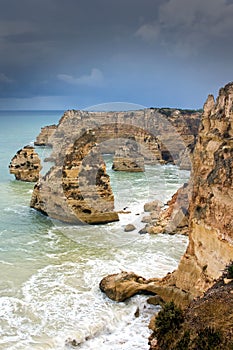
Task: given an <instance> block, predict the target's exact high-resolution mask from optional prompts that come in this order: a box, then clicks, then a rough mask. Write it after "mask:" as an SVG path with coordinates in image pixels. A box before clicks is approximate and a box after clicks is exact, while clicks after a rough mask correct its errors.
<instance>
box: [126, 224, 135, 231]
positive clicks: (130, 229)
mask: <svg viewBox="0 0 233 350" xmlns="http://www.w3.org/2000/svg"><path fill="white" fill-rule="evenodd" d="M134 230H136V227H135V226H134V225H132V224H128V225H126V226H125V228H124V231H125V232H132V231H134Z"/></svg>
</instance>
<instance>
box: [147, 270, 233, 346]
mask: <svg viewBox="0 0 233 350" xmlns="http://www.w3.org/2000/svg"><path fill="white" fill-rule="evenodd" d="M224 275H225V277H224ZM165 307H166V309H167V313H166V311H165V308H164V309H163V310H162V312H163V317H161V314H159V315H157V317H158V318H157V319H156V316H155V318H154V319H153V320H151V322H150V328H151V329H152V330H153V333H152V334H151V336H150V338H149V345H150V350H162V349H165V348H166V349H168V350H174V349H176V350H179V349H189V350H195V349H215V350H222V349H224V350H232V349H233V318H232V308H233V280H232V279H229V278H226V273H224V274H223V276H222V277H221V278H220V279H219V280H218V281H217V282H216V283H215V284H214V285H213V286H212V287H211V288H210V289H208V291H206V292H205V293H204V296H203V297H202V298H196V299H194V300H193V301H192V302H191V304H190V306H189V307H188V308H187V309H185V310H184V311H183V312H181V310H180V311H179V310H178V309H177V308H176V311H178V312H176V314H175V313H173V314H171V307H172V305H171V304H170V307H169V304H166V305H165ZM169 311H170V314H169ZM169 315H170V317H174V319H173V321H175V322H174V323H173V326H171V324H165V322H166V317H169ZM171 315H172V316H171ZM178 315H179V319H178V317H177V316H178ZM175 317H176V318H175ZM159 318H160V320H159V321H161V322H162V321H164V323H163V325H162V324H161V322H158V319H159ZM170 320H171V318H170ZM160 325H161V326H162V327H163V329H161V326H160ZM167 326H169V327H167ZM166 327H167V329H166Z"/></svg>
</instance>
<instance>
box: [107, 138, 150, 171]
mask: <svg viewBox="0 0 233 350" xmlns="http://www.w3.org/2000/svg"><path fill="white" fill-rule="evenodd" d="M112 169H113V170H115V171H129V172H143V171H145V165H144V157H143V156H142V154H140V153H139V150H138V146H137V144H136V143H132V142H131V143H129V142H128V143H127V144H126V145H125V146H121V147H119V149H118V150H117V151H116V152H115V155H114V158H113V165H112Z"/></svg>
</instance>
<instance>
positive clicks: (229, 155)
mask: <svg viewBox="0 0 233 350" xmlns="http://www.w3.org/2000/svg"><path fill="white" fill-rule="evenodd" d="M232 166H233V83H231V84H228V85H226V86H225V87H224V88H222V89H221V90H220V91H219V96H218V98H217V99H216V102H215V100H214V97H213V96H212V95H210V96H209V97H208V99H207V101H206V103H205V105H204V113H203V117H202V122H201V126H200V131H199V135H198V140H197V144H196V147H195V151H194V157H193V172H192V176H191V181H192V186H193V189H192V198H191V204H190V208H189V209H190V219H189V231H190V236H189V237H190V238H189V246H188V249H187V253H186V254H185V255H184V256H183V258H182V259H181V262H180V265H179V268H178V270H177V272H176V273H175V279H176V285H177V286H178V287H180V288H183V289H185V290H189V291H191V293H192V294H193V295H198V294H200V293H202V292H203V290H205V289H206V288H207V287H208V286H210V285H211V284H212V283H213V280H214V279H216V278H218V277H219V276H220V275H221V273H222V271H223V269H224V268H225V266H226V265H227V264H228V263H229V262H230V261H231V260H233V186H232V180H233V176H232Z"/></svg>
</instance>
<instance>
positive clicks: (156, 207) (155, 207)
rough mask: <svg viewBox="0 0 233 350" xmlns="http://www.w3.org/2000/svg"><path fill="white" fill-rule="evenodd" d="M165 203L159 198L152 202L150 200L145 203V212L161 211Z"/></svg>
mask: <svg viewBox="0 0 233 350" xmlns="http://www.w3.org/2000/svg"><path fill="white" fill-rule="evenodd" d="M163 206H164V205H163V203H162V202H160V201H158V200H154V201H152V202H148V203H146V204H144V211H145V212H152V211H158V212H160V211H161V208H162V207H163Z"/></svg>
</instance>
